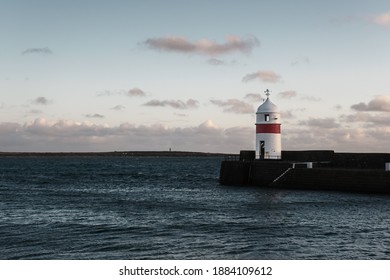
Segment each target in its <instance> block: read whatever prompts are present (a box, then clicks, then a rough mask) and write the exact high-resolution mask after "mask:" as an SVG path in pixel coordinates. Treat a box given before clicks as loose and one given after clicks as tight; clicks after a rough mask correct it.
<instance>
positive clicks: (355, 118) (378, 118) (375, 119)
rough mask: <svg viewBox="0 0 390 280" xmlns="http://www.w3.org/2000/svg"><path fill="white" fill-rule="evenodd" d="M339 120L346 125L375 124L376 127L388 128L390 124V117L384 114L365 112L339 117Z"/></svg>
mask: <svg viewBox="0 0 390 280" xmlns="http://www.w3.org/2000/svg"><path fill="white" fill-rule="evenodd" d="M340 120H342V121H344V122H346V123H367V124H370V125H372V124H375V125H376V126H382V127H384V128H385V127H388V125H389V123H390V115H389V114H387V113H386V112H383V113H379V114H371V113H367V112H357V113H355V114H351V115H341V116H340Z"/></svg>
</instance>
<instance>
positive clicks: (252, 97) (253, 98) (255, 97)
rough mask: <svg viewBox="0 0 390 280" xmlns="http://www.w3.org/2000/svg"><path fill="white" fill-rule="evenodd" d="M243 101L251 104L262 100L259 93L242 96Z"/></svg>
mask: <svg viewBox="0 0 390 280" xmlns="http://www.w3.org/2000/svg"><path fill="white" fill-rule="evenodd" d="M244 99H247V100H249V101H251V102H256V103H257V102H260V101H261V100H262V99H263V98H262V97H261V94H260V93H248V94H246V95H245V96H244Z"/></svg>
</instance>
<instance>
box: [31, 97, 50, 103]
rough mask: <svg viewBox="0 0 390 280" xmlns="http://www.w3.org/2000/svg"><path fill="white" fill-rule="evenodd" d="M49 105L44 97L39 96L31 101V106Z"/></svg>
mask: <svg viewBox="0 0 390 280" xmlns="http://www.w3.org/2000/svg"><path fill="white" fill-rule="evenodd" d="M49 103H51V102H50V101H49V100H48V99H47V98H46V97H43V96H40V97H37V98H36V99H34V100H33V104H37V105H48V104H49Z"/></svg>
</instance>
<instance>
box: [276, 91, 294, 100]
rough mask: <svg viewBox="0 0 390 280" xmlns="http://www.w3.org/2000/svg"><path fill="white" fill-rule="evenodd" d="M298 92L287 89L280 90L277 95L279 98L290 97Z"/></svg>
mask: <svg viewBox="0 0 390 280" xmlns="http://www.w3.org/2000/svg"><path fill="white" fill-rule="evenodd" d="M297 95H298V94H297V92H296V91H294V90H288V91H282V92H279V93H278V96H279V97H281V98H286V99H291V98H293V97H296V96H297Z"/></svg>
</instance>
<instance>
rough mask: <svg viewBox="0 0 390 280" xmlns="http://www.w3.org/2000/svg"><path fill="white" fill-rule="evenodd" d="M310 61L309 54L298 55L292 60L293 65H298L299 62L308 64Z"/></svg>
mask: <svg viewBox="0 0 390 280" xmlns="http://www.w3.org/2000/svg"><path fill="white" fill-rule="evenodd" d="M308 63H310V58H308V57H307V56H303V57H297V58H295V59H294V61H292V62H291V66H297V65H299V64H308Z"/></svg>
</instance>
